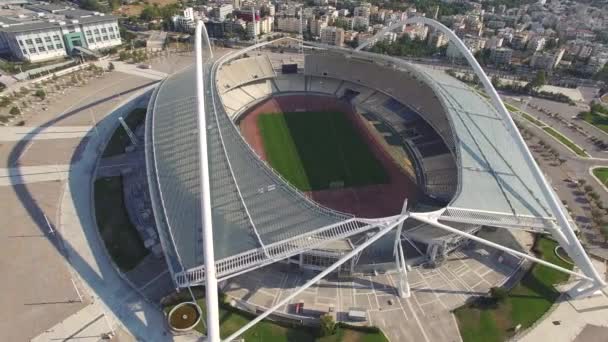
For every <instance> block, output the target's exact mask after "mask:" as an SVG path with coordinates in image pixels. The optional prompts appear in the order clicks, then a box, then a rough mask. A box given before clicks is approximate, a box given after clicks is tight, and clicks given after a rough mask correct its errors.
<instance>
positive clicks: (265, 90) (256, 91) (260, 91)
mask: <svg viewBox="0 0 608 342" xmlns="http://www.w3.org/2000/svg"><path fill="white" fill-rule="evenodd" d="M240 89H242V90H243V91H244V92H245V93H247V95H249V96H251V97H252V98H254V99H255V100H259V99H262V98H265V97H266V96H268V95H270V94H271V93H272V81H271V80H263V81H255V82H251V83H248V84H246V85H243V86H241V87H240Z"/></svg>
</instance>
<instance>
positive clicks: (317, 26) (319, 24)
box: [310, 17, 327, 37]
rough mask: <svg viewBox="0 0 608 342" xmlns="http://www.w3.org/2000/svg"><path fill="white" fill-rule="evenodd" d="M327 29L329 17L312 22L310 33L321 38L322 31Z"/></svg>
mask: <svg viewBox="0 0 608 342" xmlns="http://www.w3.org/2000/svg"><path fill="white" fill-rule="evenodd" d="M325 27H327V17H321V18H319V19H314V20H311V21H310V33H311V34H312V35H313V36H315V37H319V36H321V30H322V29H323V28H325Z"/></svg>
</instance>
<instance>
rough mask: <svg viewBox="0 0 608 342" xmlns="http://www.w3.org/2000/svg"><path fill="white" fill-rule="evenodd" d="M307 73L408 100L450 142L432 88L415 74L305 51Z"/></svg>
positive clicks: (451, 142) (443, 113)
mask: <svg viewBox="0 0 608 342" xmlns="http://www.w3.org/2000/svg"><path fill="white" fill-rule="evenodd" d="M305 61H306V62H305V69H304V72H305V74H306V75H311V76H315V75H316V76H324V77H330V78H336V79H343V80H347V81H351V82H353V83H357V84H362V85H365V86H367V87H369V88H372V89H377V90H380V91H382V92H384V93H386V94H388V95H390V96H392V97H394V98H395V99H396V100H398V101H399V102H401V103H407V104H408V105H410V106H411V107H413V109H415V110H416V111H417V112H418V113H420V114H421V115H422V116H423V118H424V119H425V120H426V121H427V122H429V123H430V124H431V125H432V126H433V127H434V128H435V130H436V131H437V132H438V133H439V134H440V135H441V136H442V137H444V139H445V140H446V142H447V143H448V145H453V140H452V133H451V128H450V126H449V123H448V122H447V120H446V116H445V112H444V110H443V108H442V106H441V103H440V102H439V100H438V98H437V97H436V95H435V94H434V92H433V91H432V89H431V88H430V87H429V86H428V85H427V84H426V83H424V82H423V81H421V80H418V79H416V76H414V75H412V74H410V73H408V72H405V71H402V70H400V69H396V68H394V67H392V66H387V65H379V64H376V63H374V62H371V61H365V60H360V59H355V58H346V57H344V56H337V55H307V56H306V59H305Z"/></svg>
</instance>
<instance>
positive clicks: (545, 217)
mask: <svg viewBox="0 0 608 342" xmlns="http://www.w3.org/2000/svg"><path fill="white" fill-rule="evenodd" d="M410 23H418V24H426V25H431V26H434V27H435V28H436V29H440V30H447V31H446V32H448V31H449V29H447V28H445V26H443V25H441V24H439V23H437V22H434V21H433V20H430V19H427V18H419V17H416V18H410V19H408V20H406V21H404V22H400V23H397V24H395V25H397V26H398V25H404V24H410ZM395 25H393V26H395ZM395 27H396V26H395ZM389 29H390V28H389ZM449 32H450V39H451V40H453V41H454V42H456V43H458V44H460V45H459V48H460V49H461V51H462V52H463V54H464V55H465V57H466V58H467V60H469V62H471V65H472V66H473V68H474V70H475V72H476V73H477V74H478V76H479V78H480V79H481V81H482V83H483V84H484V87H485V91H486V93H487V94H488V95H489V96H490V99H489V100H488V99H487V98H485V97H484V96H482V95H480V94H479V93H478V92H477V91H476V90H474V89H472V88H470V87H468V86H467V85H465V84H463V83H462V82H460V81H458V80H456V79H455V78H453V77H451V76H449V75H447V74H446V73H445V72H443V71H442V70H437V69H433V68H431V67H428V66H421V65H415V64H412V63H409V62H407V61H404V60H402V59H399V58H394V57H390V56H385V55H378V54H374V53H370V52H366V51H362V50H360V49H358V50H352V49H346V48H340V47H335V46H327V45H323V44H318V43H310V42H301V41H298V40H294V39H291V38H283V39H279V40H276V41H271V42H264V43H260V44H255V45H253V46H251V47H248V48H245V49H242V50H238V51H234V52H231V53H228V54H226V55H224V56H221V57H217V58H214V57H212V56H211V55H210V54H209V56H207V58H203V62H202V65H199V66H198V67H201V68H202V82H201V84H202V89H200V88H199V89H197V86H196V84H197V79H196V72H195V68H196V67H197V66H194V67H190V68H187V69H184V70H182V71H180V72H178V73H176V74H174V75H172V76H170V77H169V78H167V79H166V80H164V81H163V82H162V83H161V84H160V85H159V86H158V88H157V89H156V90H155V92H154V94H153V96H152V98H151V100H150V106H149V109H148V114H147V117H146V162H147V169H148V176H149V180H150V181H149V183H150V193H151V197H152V204H153V207H154V213H155V217H156V221H157V226H158V227H159V235H160V237H161V242H162V245H163V249H164V251H165V256H166V259H167V262H168V264H169V267H170V270H171V273H172V275H173V278H174V280H175V283H176V285H177V286H179V287H186V286H191V285H198V284H202V283H203V282H204V280H205V266H204V263H205V260H204V253H203V252H204V248H203V246H204V242H205V241H204V234H203V229H202V228H201V227H202V220H201V214H202V213H201V203H202V199H201V198H202V197H201V171H202V170H201V158H200V152H201V149H206V152H207V156H208V157H207V159H208V160H207V161H206V162H207V165H208V172H209V179H208V180H207V181H208V184H209V188H208V191H209V195H210V197H209V198H210V200H209V203H203V204H204V205H209V206H210V208H211V216H212V222H213V227H212V229H213V241H212V242H213V250H214V264H215V268H216V272H217V277H218V279H220V280H221V279H226V278H228V277H231V276H234V275H237V274H240V273H243V272H247V271H249V270H252V269H255V268H258V267H261V266H264V265H268V264H270V263H274V262H276V261H279V260H283V259H286V258H289V257H290V256H293V255H296V254H300V253H303V252H306V251H310V250H314V249H316V248H321V247H322V246H323V245H324V244H327V243H328V242H331V241H336V240H340V239H345V238H348V237H352V236H355V235H364V233H369V234H370V236H371V235H373V233H374V232H378V231H383V232H385V230H386V229H387V225H388V226H390V227H394V226H396V225H397V223H398V224H399V227H400V228H399V232H400V233H399V234H403V236H404V237H407V238H412V239H414V240H415V241H416V242H423V243H425V244H427V245H428V246H431V247H432V246H434V247H433V248H431V247H429V251H432V253H431V254H433V255H434V254H435V253H438V251H439V252H440V253H447V251H449V250H451V249H454V248H457V247H458V246H459V245H460V244H461V243H462V242H463V241H465V240H466V239H470V238H474V236H473V235H472V234H474V233H475V232H476V231H477V230H479V229H480V227H481V226H482V225H489V226H495V227H502V228H508V229H525V230H528V231H533V232H539V233H550V234H552V235H553V237H554V238H555V239H556V240H557V241H558V242H559V243H560V245H562V246H563V247H564V249H565V250H566V251H567V252H568V254H569V255H570V256H571V257H572V259H573V260H574V261H575V262H576V264H577V265H578V266H579V268H580V269H581V271H582V275H581V278H583V280H584V281H585V283H584V285H585V286H584V289H585V291H590V290H593V289H596V288H598V286H603V281H602V279H601V277H600V276H599V275H598V274H597V272H596V271H595V270H594V269H593V267H592V265H591V263H590V260H589V258H588V257H587V255H586V254H585V252H584V250H583V249H582V247H581V246H580V242H579V241H578V239H577V238H576V236H575V234H574V230H573V226H572V222H571V219H570V218H569V217H568V215H567V213H565V212H564V209H563V207H562V206H561V204H560V203H559V201H558V200H557V197H556V195H555V193H554V192H553V190H552V189H551V188H550V186H549V185H548V183H547V181H546V180H545V179H544V176H543V175H542V173H541V172H540V170H539V169H538V166H537V165H536V163H535V162H534V160H533V159H532V157H531V155H530V151H529V150H528V149H527V147H526V145H525V143H524V142H523V140H522V138H521V136H520V135H519V133H518V131H517V128H516V127H515V125H514V123H513V121H512V119H511V118H510V116H509V113H508V112H507V111H506V109H505V108H504V105H503V104H502V101H501V100H500V98H498V95H497V94H496V92H495V90H494V89H493V87H492V86H491V84H490V83H489V80H488V79H487V76H486V75H485V73H483V70H481V68H480V67H479V65H478V64H476V63H477V62H476V61H475V60H474V58H473V57H472V56H471V54H470V52H469V51H468V50H466V48H465V47H464V45H463V44H462V42H461V41H460V40H459V39H458V38H457V37H456V36H455V35H454V34H453V32H451V31H449ZM384 33H385V32H384V31H383V32H380V33H378V35H377V36H376V37H374V38H373V39H377V38H378V37H380V36H381V35H383V34H384ZM373 39H370V41H371V40H373ZM273 46H276V47H286V46H287V47H296V49H297V51H299V55H294V56H293V58H294V59H295V61H294V60H290V61H288V62H285V61H281V60H280V61H279V64H277V62H276V60H273V61H271V59H270V58H269V57H268V56H266V55H265V54H264V52H263V50H262V49H263V48H266V47H273ZM207 48H208V47H207ZM209 51H210V50H209ZM250 55H251V56H250ZM280 58H282V57H279V59H280ZM290 58H291V57H290ZM273 63H274V64H273ZM281 64H291V65H293V64H298V69H297V70H296V72H295V73H281V72H280V71H279V70H280V67H281ZM199 81H200V80H199ZM286 93H297V94H302V93H314V94H323V95H326V96H334V97H339V98H341V99H345V100H348V101H349V103H350V104H352V105H353V106H354V107H355V108H357V110H361V111H364V112H365V114H366V115H370V116H373V118H374V120H376V121H377V122H382V123H384V124H386V125H387V127H391V129H393V130H395V131H396V132H397V133H398V135H399V136H400V139H402V140H407V141H408V142H409V143H410V144H413V145H415V146H413V147H412V148H411V151H410V152H411V153H412V155H414V156H415V157H416V159H417V160H419V161H420V163H419V164H420V165H415V166H414V168H415V169H416V170H413V171H412V174H415V175H414V176H413V177H415V178H416V179H417V181H418V183H419V184H421V187H422V188H423V191H424V192H425V193H426V195H428V196H429V197H432V198H433V199H435V200H436V203H441V205H436V204H435V205H434V206H430V207H428V208H422V206H418V207H416V208H415V209H412V210H411V212H405V211H403V212H401V213H400V214H399V213H396V214H395V215H393V216H387V217H381V218H367V217H358V216H357V215H354V214H352V213H345V212H340V211H337V210H333V209H330V208H328V207H326V206H323V205H321V204H319V203H317V202H316V201H314V200H312V199H311V198H310V196H308V195H306V194H304V193H302V192H301V191H299V190H298V189H296V188H295V187H294V186H292V185H291V184H290V183H289V182H288V181H287V180H285V179H283V178H282V177H281V176H280V175H279V174H278V173H277V172H276V171H275V170H273V168H272V167H271V166H269V165H268V164H267V163H266V162H265V161H264V160H263V159H262V158H261V157H260V156H259V155H258V154H257V153H256V152H255V151H254V150H253V149H252V147H251V146H250V145H249V144H248V143H247V141H245V140H244V138H243V136H242V135H241V132H240V130H239V128H238V127H237V126H236V125H235V121H236V120H238V119H239V117H240V116H241V115H243V113H245V112H246V110H247V109H248V108H249V107H251V106H252V105H254V104H256V103H257V102H259V101H261V100H263V99H267V98H271V97H272V96H275V95H278V94H286ZM201 99H204V106H203V108H202V113H199V112H200V111H201V110H200V108H197V100H199V101H200V100H201ZM198 104H199V105H200V102H198ZM199 115H204V119H205V120H204V122H205V125H206V127H205V128H204V129H205V132H206V140H205V142H204V143H203V144H202V143H200V141H199V140H200V139H199V138H200V136H199V135H200V131H199V129H198V126H197V122H198V119H200V117H199ZM414 124H415V125H417V126H416V127H417V129H418V133H417V135H415V136H411V135H410V136H408V134H410V133H411V132H409V131H408V129H407V128H408V127H410V126H412V125H414ZM406 216H407V217H409V219H408V220H407V221H406V222H405V223H404V224H401V222H402V221H403V220H404V219H405V217H406ZM391 225H392V226H391ZM383 234H384V233H383ZM397 238H399V236H398V237H397ZM493 247H497V248H501V247H500V246H493ZM504 250H505V251H507V252H508V253H513V252H512V251H511V252H509V250H508V249H507V248H504ZM427 252H428V251H427ZM513 254H515V253H513ZM581 284H583V283H581ZM589 284H592V285H593V286H592V287H591V288H590V287H589ZM581 286H582V285H581Z"/></svg>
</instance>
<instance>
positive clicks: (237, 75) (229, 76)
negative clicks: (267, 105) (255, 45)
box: [217, 55, 275, 92]
mask: <svg viewBox="0 0 608 342" xmlns="http://www.w3.org/2000/svg"><path fill="white" fill-rule="evenodd" d="M274 76H275V72H274V70H273V69H272V64H270V59H269V58H268V56H266V55H262V56H255V57H246V58H240V59H237V60H234V61H231V62H230V63H226V64H224V65H223V66H222V68H221V69H220V70H219V72H218V77H217V79H218V82H220V84H218V89H219V90H220V92H226V91H229V90H231V89H232V88H236V87H238V86H241V85H243V84H246V83H250V82H252V81H255V80H261V79H268V78H272V77H274Z"/></svg>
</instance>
